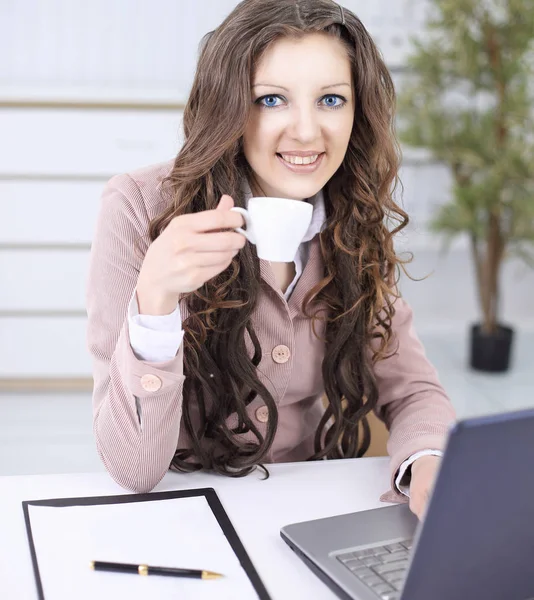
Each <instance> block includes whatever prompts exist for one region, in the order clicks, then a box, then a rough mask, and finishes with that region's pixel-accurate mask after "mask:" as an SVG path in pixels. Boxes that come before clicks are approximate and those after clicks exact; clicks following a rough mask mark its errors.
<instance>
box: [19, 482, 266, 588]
mask: <svg viewBox="0 0 534 600" xmlns="http://www.w3.org/2000/svg"><path fill="white" fill-rule="evenodd" d="M202 497H203V498H204V499H205V501H206V502H207V504H208V506H209V508H210V509H211V512H212V513H213V516H214V517H215V519H216V521H217V523H218V525H219V527H220V529H221V531H222V533H223V534H224V536H225V538H226V540H227V542H228V544H229V546H230V547H231V549H232V551H233V553H234V554H235V557H236V558H237V559H238V561H239V563H240V565H241V568H242V569H243V571H244V572H245V573H246V576H247V577H248V580H249V581H250V584H251V586H252V588H253V589H254V591H255V592H256V594H257V598H258V599H259V600H271V598H270V596H269V594H268V592H267V589H266V588H265V586H264V584H263V582H262V581H261V579H260V576H259V575H258V572H257V571H256V569H255V567H254V565H253V563H252V561H251V560H250V557H249V556H248V554H247V551H246V550H245V547H244V546H243V544H242V542H241V540H240V539H239V537H238V535H237V532H236V530H235V529H234V527H233V525H232V523H231V521H230V519H229V517H228V515H227V513H226V511H225V510H224V508H223V506H222V504H221V502H220V500H219V497H218V496H217V493H216V492H215V490H214V489H213V488H199V489H191V490H179V491H168V492H153V493H147V494H121V495H116V496H95V497H85V498H57V499H47V500H26V501H23V502H22V508H23V511H24V520H25V524H26V534H27V537H28V544H29V547H30V553H31V559H32V566H33V573H34V577H35V583H36V588H37V594H38V598H39V600H48V599H47V598H45V591H44V587H43V581H42V577H41V572H40V565H39V560H38V552H37V551H36V544H35V540H34V532H33V531H32V522H31V514H30V512H31V507H56V508H65V507H87V506H102V505H125V504H133V503H139V502H158V501H164V500H176V499H182V498H202ZM95 559H96V560H100V559H99V558H97V557H95ZM102 560H104V559H102ZM125 562H128V561H125ZM169 566H171V565H169ZM174 566H177V567H180V566H183V565H174ZM125 577H130V576H129V575H125ZM132 577H136V576H135V575H132ZM146 579H149V578H146ZM165 579H170V578H165ZM175 581H176V580H175Z"/></svg>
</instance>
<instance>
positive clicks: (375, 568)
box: [336, 540, 412, 600]
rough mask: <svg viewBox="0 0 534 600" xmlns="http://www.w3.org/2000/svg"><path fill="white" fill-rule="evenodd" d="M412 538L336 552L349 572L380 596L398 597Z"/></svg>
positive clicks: (394, 599)
mask: <svg viewBox="0 0 534 600" xmlns="http://www.w3.org/2000/svg"><path fill="white" fill-rule="evenodd" d="M411 548H412V540H403V541H402V542H398V543H396V544H386V545H385V546H375V547H373V548H365V549H364V550H355V551H354V552H345V553H344V554H338V555H337V557H336V558H337V559H338V560H339V561H341V562H342V563H343V564H344V565H345V566H346V567H347V569H349V570H350V571H351V572H352V574H353V575H354V576H355V577H357V578H358V579H359V580H360V581H361V582H362V583H364V584H365V585H366V586H367V587H368V588H369V589H371V590H373V592H374V593H375V594H376V596H377V598H380V600H398V599H399V598H400V595H401V589H402V586H403V584H404V579H405V577H406V571H407V569H408V562H409V561H408V557H409V555H410V550H411Z"/></svg>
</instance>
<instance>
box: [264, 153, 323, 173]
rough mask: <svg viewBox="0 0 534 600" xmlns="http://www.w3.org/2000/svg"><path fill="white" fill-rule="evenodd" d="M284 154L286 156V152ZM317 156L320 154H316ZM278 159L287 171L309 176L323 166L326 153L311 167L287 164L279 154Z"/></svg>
mask: <svg viewBox="0 0 534 600" xmlns="http://www.w3.org/2000/svg"><path fill="white" fill-rule="evenodd" d="M284 154H285V152H284ZM315 154H318V153H317V152H315ZM276 158H277V159H278V160H279V161H280V162H281V163H282V165H283V166H284V167H285V168H286V169H289V170H290V171H293V173H302V174H307V173H313V172H314V171H317V169H318V168H319V167H320V166H321V164H322V162H323V158H324V152H323V153H322V154H320V155H319V157H318V158H317V160H316V161H315V162H314V163H313V164H311V165H292V164H290V163H287V162H286V161H285V160H284V159H283V158H282V157H281V156H279V155H278V154H277V155H276Z"/></svg>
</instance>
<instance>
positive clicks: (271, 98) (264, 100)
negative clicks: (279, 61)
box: [254, 94, 347, 110]
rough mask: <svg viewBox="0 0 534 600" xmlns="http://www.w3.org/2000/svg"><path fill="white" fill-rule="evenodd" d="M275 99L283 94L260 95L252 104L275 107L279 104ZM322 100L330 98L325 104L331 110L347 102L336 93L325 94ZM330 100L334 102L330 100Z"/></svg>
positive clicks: (280, 97) (341, 106) (281, 98)
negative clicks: (337, 101)
mask: <svg viewBox="0 0 534 600" xmlns="http://www.w3.org/2000/svg"><path fill="white" fill-rule="evenodd" d="M277 100H283V96H280V95H278V94H271V95H268V96H262V97H261V98H258V99H257V100H255V101H254V104H258V105H259V106H261V107H262V108H277V107H278V106H280V104H276V101H277ZM324 100H330V102H327V103H326V104H325V106H326V107H327V108H331V109H333V110H335V109H337V108H343V106H345V104H346V103H347V99H346V98H344V97H343V96H339V95H338V94H327V95H326V96H323V97H322V98H321V102H323V101H324ZM332 100H333V101H334V102H332ZM336 100H339V101H340V103H338V104H335V102H336Z"/></svg>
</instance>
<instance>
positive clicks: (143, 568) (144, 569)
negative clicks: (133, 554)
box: [137, 565, 148, 575]
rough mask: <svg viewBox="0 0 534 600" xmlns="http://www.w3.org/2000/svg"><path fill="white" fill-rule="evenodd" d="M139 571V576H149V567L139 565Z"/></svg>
mask: <svg viewBox="0 0 534 600" xmlns="http://www.w3.org/2000/svg"><path fill="white" fill-rule="evenodd" d="M137 571H138V573H139V575H148V565H139V566H138V567H137Z"/></svg>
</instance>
